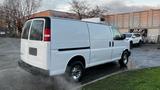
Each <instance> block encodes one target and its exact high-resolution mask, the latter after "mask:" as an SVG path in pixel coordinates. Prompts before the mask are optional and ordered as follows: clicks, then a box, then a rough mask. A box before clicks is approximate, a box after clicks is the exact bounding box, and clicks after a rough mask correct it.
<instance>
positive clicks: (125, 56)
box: [119, 51, 129, 67]
mask: <svg viewBox="0 0 160 90" xmlns="http://www.w3.org/2000/svg"><path fill="white" fill-rule="evenodd" d="M128 58H129V55H128V52H127V51H125V52H124V53H123V55H122V57H121V59H120V60H119V64H120V66H121V67H126V66H127V64H128V61H129V59H128Z"/></svg>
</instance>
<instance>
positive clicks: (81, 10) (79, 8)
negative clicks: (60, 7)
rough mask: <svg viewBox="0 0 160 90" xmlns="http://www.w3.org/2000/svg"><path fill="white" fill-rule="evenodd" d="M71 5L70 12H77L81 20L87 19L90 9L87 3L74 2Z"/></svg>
mask: <svg viewBox="0 0 160 90" xmlns="http://www.w3.org/2000/svg"><path fill="white" fill-rule="evenodd" d="M70 5H71V9H70V10H71V11H73V12H75V13H76V14H77V15H78V16H79V19H82V18H83V17H85V15H86V13H87V11H88V9H89V8H88V6H87V3H86V2H85V1H78V0H72V1H71V2H70Z"/></svg>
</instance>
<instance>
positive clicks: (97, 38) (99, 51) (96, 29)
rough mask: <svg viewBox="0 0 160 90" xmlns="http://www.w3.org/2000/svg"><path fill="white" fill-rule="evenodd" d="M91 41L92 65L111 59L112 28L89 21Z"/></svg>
mask: <svg viewBox="0 0 160 90" xmlns="http://www.w3.org/2000/svg"><path fill="white" fill-rule="evenodd" d="M88 27H89V31H90V42H91V57H90V60H91V61H90V66H94V65H99V64H103V63H106V62H110V61H111V52H112V48H111V46H109V44H110V43H109V42H110V41H111V40H112V39H111V35H112V33H111V31H110V28H109V27H108V26H106V25H102V24H94V23H88Z"/></svg>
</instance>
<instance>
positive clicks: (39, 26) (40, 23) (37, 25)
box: [30, 20, 44, 41]
mask: <svg viewBox="0 0 160 90" xmlns="http://www.w3.org/2000/svg"><path fill="white" fill-rule="evenodd" d="M43 27H44V20H34V21H33V22H32V27H31V31H30V40H37V41H42V39H43Z"/></svg>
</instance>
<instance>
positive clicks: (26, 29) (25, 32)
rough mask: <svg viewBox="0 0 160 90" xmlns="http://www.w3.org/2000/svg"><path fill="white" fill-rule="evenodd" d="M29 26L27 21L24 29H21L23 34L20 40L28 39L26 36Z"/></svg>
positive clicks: (29, 22) (29, 23)
mask: <svg viewBox="0 0 160 90" xmlns="http://www.w3.org/2000/svg"><path fill="white" fill-rule="evenodd" d="M30 26H31V21H28V22H27V23H26V24H25V25H24V27H23V33H22V38H23V39H28V34H29V29H30Z"/></svg>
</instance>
